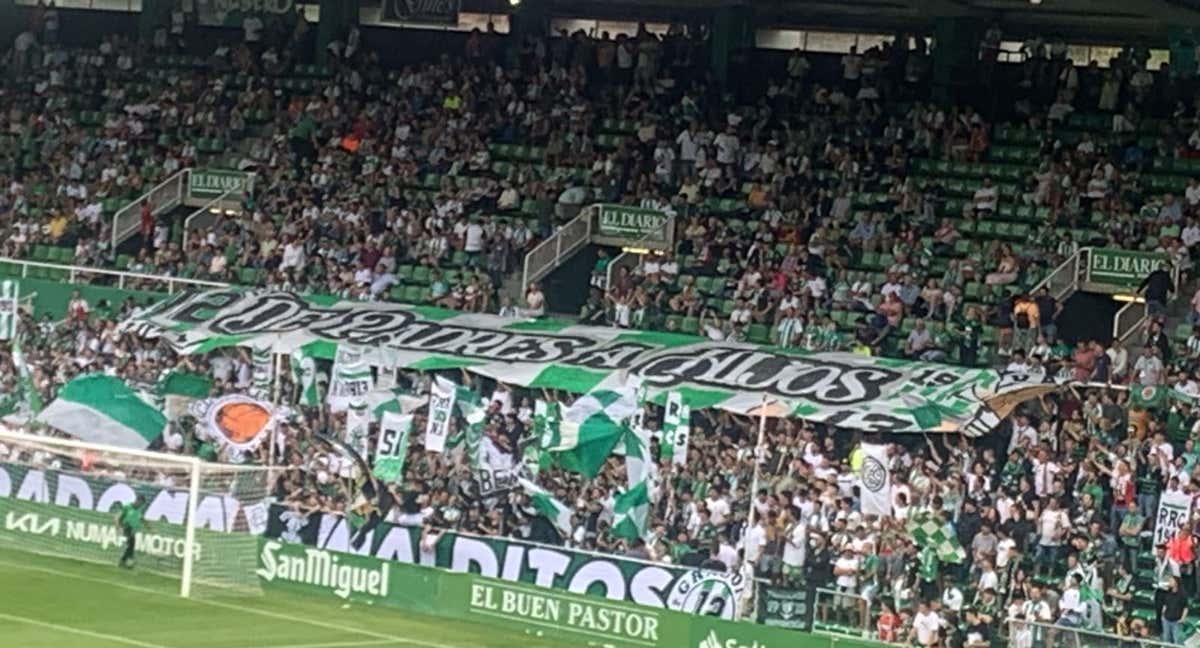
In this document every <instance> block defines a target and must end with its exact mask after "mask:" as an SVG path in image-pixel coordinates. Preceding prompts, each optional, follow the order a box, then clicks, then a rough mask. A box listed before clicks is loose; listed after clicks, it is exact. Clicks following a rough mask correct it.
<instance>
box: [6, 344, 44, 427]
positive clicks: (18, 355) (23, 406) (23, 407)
mask: <svg viewBox="0 0 1200 648" xmlns="http://www.w3.org/2000/svg"><path fill="white" fill-rule="evenodd" d="M12 361H13V366H14V367H16V369H17V391H18V392H20V394H21V396H20V401H19V403H18V410H20V411H22V412H24V413H25V414H27V415H29V416H35V415H37V413H38V412H40V411H42V393H41V392H39V391H38V389H37V385H35V384H33V371H32V370H30V368H29V363H27V362H25V354H24V353H23V352H22V351H21V338H20V336H17V337H14V338H13V342H12Z"/></svg>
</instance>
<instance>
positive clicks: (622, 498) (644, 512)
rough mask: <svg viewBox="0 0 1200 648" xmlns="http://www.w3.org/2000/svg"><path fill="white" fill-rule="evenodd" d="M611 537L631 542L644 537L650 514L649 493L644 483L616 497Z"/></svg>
mask: <svg viewBox="0 0 1200 648" xmlns="http://www.w3.org/2000/svg"><path fill="white" fill-rule="evenodd" d="M613 512H614V513H615V515H614V517H613V530H612V533H613V535H615V536H617V537H618V538H627V539H629V540H633V539H636V538H641V537H642V536H644V535H646V518H647V517H648V516H649V514H650V491H649V487H648V485H647V484H646V482H645V481H642V482H639V483H638V484H637V485H636V486H634V487H633V488H630V489H628V490H626V491H625V492H624V493H621V494H619V495H617V500H616V503H615V504H614V506H613Z"/></svg>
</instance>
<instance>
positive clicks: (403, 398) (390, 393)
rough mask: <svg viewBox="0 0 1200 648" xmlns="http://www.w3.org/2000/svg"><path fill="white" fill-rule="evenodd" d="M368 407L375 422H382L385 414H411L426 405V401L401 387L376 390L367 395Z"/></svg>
mask: <svg viewBox="0 0 1200 648" xmlns="http://www.w3.org/2000/svg"><path fill="white" fill-rule="evenodd" d="M367 405H368V406H369V407H370V408H371V414H372V416H374V418H375V420H377V421H378V420H380V419H381V418H382V417H383V415H384V414H386V413H388V412H392V413H393V414H411V413H413V412H415V411H416V410H417V409H419V408H421V407H423V406H424V405H425V399H424V398H421V397H419V396H413V395H412V394H411V393H409V392H408V390H405V389H401V388H399V387H396V388H393V389H375V390H374V391H372V392H370V393H368V394H367Z"/></svg>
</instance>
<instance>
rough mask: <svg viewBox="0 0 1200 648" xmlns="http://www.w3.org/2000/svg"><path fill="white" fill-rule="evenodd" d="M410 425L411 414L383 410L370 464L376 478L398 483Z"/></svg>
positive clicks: (402, 473)
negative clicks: (377, 438) (373, 456)
mask: <svg viewBox="0 0 1200 648" xmlns="http://www.w3.org/2000/svg"><path fill="white" fill-rule="evenodd" d="M412 426H413V415H412V414H395V413H393V412H384V414H383V417H382V418H381V419H380V422H379V440H378V441H377V442H376V443H375V461H374V462H373V464H372V466H371V470H372V472H374V474H375V478H376V479H380V480H383V481H385V482H394V483H399V482H400V480H401V479H402V478H403V476H404V458H405V456H406V455H407V454H408V438H409V436H410V435H411V434H412Z"/></svg>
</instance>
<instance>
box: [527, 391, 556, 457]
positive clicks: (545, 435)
mask: <svg viewBox="0 0 1200 648" xmlns="http://www.w3.org/2000/svg"><path fill="white" fill-rule="evenodd" d="M533 435H534V437H535V438H537V440H538V447H539V448H541V449H542V450H549V449H550V448H553V447H555V446H557V445H558V444H559V443H560V442H561V441H562V408H561V406H560V405H559V404H558V401H549V402H547V401H544V400H541V399H538V400H536V401H534V403H533Z"/></svg>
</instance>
